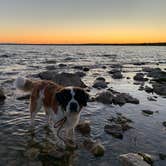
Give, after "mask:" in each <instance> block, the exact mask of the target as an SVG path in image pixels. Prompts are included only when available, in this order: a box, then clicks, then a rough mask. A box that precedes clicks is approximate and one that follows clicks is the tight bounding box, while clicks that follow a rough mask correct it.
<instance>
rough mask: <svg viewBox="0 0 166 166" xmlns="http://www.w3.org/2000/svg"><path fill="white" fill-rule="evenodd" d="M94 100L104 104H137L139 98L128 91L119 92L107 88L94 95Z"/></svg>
mask: <svg viewBox="0 0 166 166" xmlns="http://www.w3.org/2000/svg"><path fill="white" fill-rule="evenodd" d="M95 100H96V101H98V102H101V103H104V104H112V103H113V104H115V105H117V104H118V105H124V104H125V103H132V104H139V100H138V99H136V98H133V97H132V96H130V95H129V94H128V93H120V92H116V91H114V90H107V91H104V92H101V93H99V94H97V95H96V98H95Z"/></svg>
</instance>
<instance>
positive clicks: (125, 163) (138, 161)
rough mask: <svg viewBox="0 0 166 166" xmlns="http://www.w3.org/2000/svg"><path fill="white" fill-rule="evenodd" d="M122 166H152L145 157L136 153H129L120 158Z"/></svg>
mask: <svg viewBox="0 0 166 166" xmlns="http://www.w3.org/2000/svg"><path fill="white" fill-rule="evenodd" d="M119 159H120V162H121V164H122V166H150V164H148V163H147V162H146V161H144V160H143V157H142V156H140V155H138V154H136V153H128V154H123V155H120V156H119Z"/></svg>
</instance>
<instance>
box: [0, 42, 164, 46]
mask: <svg viewBox="0 0 166 166" xmlns="http://www.w3.org/2000/svg"><path fill="white" fill-rule="evenodd" d="M0 45H39V46H40V45H41V46H166V42H162V43H119V44H117V43H110V44H109V43H108V44H107V43H85V44H32V43H0Z"/></svg>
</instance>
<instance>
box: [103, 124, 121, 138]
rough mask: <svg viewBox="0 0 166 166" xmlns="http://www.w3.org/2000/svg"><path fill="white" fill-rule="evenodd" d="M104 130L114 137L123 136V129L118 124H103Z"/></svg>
mask: <svg viewBox="0 0 166 166" xmlns="http://www.w3.org/2000/svg"><path fill="white" fill-rule="evenodd" d="M104 131H105V132H106V133H108V134H111V135H112V136H113V137H115V138H119V139H122V138H123V130H122V127H121V125H120V124H112V125H105V126H104Z"/></svg>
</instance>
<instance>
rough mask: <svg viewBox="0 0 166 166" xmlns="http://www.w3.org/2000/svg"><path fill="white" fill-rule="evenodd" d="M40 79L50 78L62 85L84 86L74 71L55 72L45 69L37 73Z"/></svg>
mask: <svg viewBox="0 0 166 166" xmlns="http://www.w3.org/2000/svg"><path fill="white" fill-rule="evenodd" d="M39 77H40V78H41V79H46V80H52V81H53V82H55V83H58V84H60V85H63V86H78V87H82V88H85V87H86V85H85V84H84V83H83V81H82V80H81V79H80V77H79V76H78V74H76V73H56V72H55V71H45V72H41V73H39Z"/></svg>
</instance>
